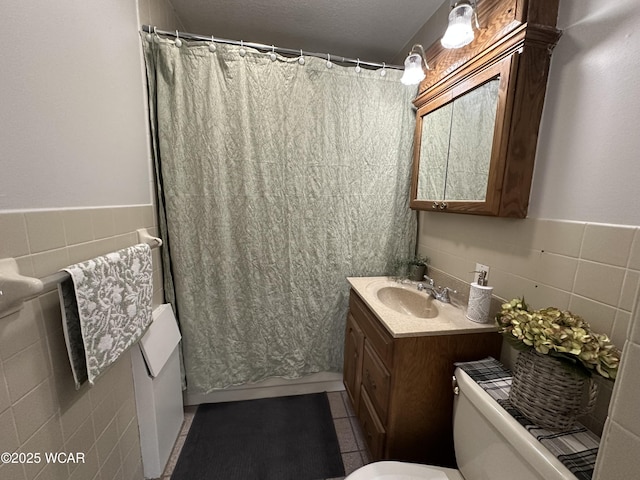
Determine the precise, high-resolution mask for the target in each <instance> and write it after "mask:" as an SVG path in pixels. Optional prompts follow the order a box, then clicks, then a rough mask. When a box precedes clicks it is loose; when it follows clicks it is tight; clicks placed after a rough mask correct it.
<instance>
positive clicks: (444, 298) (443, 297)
mask: <svg viewBox="0 0 640 480" xmlns="http://www.w3.org/2000/svg"><path fill="white" fill-rule="evenodd" d="M424 279H425V280H426V281H427V283H426V284H425V283H419V284H418V285H417V287H416V288H417V289H418V291H419V292H422V291H425V292H427V293H429V295H431V296H432V297H433V298H435V299H436V300H439V301H441V302H442V303H451V298H450V297H449V292H451V293H458V292H457V291H455V290H453V289H451V288H449V287H442V286H440V285H438V286H437V287H436V284H435V282H434V281H433V278H430V277H428V276H426V275H425V276H424Z"/></svg>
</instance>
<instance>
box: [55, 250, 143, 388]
mask: <svg viewBox="0 0 640 480" xmlns="http://www.w3.org/2000/svg"><path fill="white" fill-rule="evenodd" d="M63 270H65V271H67V272H68V273H69V274H70V275H71V278H69V279H67V280H65V281H63V282H62V283H61V284H60V285H59V287H58V293H59V295H60V304H61V305H62V306H63V308H62V327H63V330H64V336H65V341H66V343H67V351H68V353H69V360H70V362H71V369H72V371H73V378H74V380H75V383H76V389H78V388H80V386H81V385H82V384H83V383H84V382H85V381H87V380H88V381H89V383H90V384H91V385H93V384H94V383H95V380H96V378H97V377H98V376H100V374H101V373H103V372H104V371H105V370H106V369H107V368H108V367H109V366H110V365H111V364H113V363H114V362H115V361H116V360H117V359H118V358H119V356H120V355H121V354H122V353H123V352H125V351H126V350H127V349H128V348H129V347H130V346H131V345H133V344H134V343H136V342H137V341H138V340H139V339H140V337H141V336H142V335H143V334H144V333H145V332H146V330H147V328H148V327H149V325H150V324H151V321H152V316H151V298H152V294H153V285H152V273H153V268H152V265H151V249H150V247H149V245H145V244H140V245H135V246H133V247H129V248H125V249H123V250H119V251H117V252H114V253H110V254H107V255H104V256H102V257H98V258H94V259H93V260H88V261H86V262H83V263H78V264H75V265H71V266H69V267H67V268H65V269H63Z"/></svg>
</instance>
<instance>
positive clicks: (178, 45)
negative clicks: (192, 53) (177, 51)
mask: <svg viewBox="0 0 640 480" xmlns="http://www.w3.org/2000/svg"><path fill="white" fill-rule="evenodd" d="M174 44H175V46H176V47H178V48H180V47H181V46H182V40H180V33H179V32H178V30H176V41H175V42H174Z"/></svg>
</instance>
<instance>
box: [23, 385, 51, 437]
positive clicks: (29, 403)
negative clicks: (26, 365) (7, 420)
mask: <svg viewBox="0 0 640 480" xmlns="http://www.w3.org/2000/svg"><path fill="white" fill-rule="evenodd" d="M57 409H58V407H57V403H56V401H55V397H54V394H53V392H52V390H51V385H50V384H49V380H45V381H44V382H42V383H41V384H40V385H38V386H37V387H36V388H34V389H33V390H31V391H30V392H29V393H27V394H26V395H25V396H24V397H22V398H21V399H20V400H19V401H18V402H17V403H16V404H14V405H13V413H14V415H15V421H16V428H17V430H18V437H19V438H20V441H21V442H25V441H26V440H27V439H28V438H29V437H30V436H31V435H33V434H34V433H35V432H36V430H38V429H39V428H40V427H42V426H43V425H44V424H45V423H46V422H47V421H48V420H49V419H50V418H51V417H52V416H53V415H54V413H55V412H56V410H57Z"/></svg>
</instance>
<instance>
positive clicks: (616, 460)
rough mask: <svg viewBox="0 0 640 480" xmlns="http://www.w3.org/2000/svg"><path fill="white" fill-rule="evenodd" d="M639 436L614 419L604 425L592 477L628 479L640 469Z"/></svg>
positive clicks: (613, 479) (616, 479)
mask: <svg viewBox="0 0 640 480" xmlns="http://www.w3.org/2000/svg"><path fill="white" fill-rule="evenodd" d="M638 452H640V437H638V436H636V435H634V434H633V433H631V432H629V431H628V430H625V429H624V428H623V427H622V426H621V425H619V424H618V423H617V422H615V421H609V422H608V423H607V426H606V427H605V432H604V434H603V439H602V447H601V448H600V451H599V452H598V458H597V461H596V468H595V471H594V476H593V478H594V479H599V480H630V479H632V478H637V477H638V472H639V471H640V456H639V455H638Z"/></svg>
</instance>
